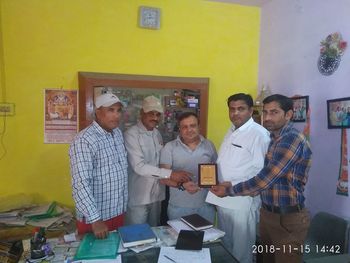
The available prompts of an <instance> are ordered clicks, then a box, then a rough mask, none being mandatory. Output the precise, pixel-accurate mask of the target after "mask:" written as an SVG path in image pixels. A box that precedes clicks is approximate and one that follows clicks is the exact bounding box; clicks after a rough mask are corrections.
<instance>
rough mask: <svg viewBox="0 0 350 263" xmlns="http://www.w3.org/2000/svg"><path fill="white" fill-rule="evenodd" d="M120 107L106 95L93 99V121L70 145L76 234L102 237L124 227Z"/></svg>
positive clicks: (125, 179)
mask: <svg viewBox="0 0 350 263" xmlns="http://www.w3.org/2000/svg"><path fill="white" fill-rule="evenodd" d="M121 111H122V104H121V102H120V100H119V98H118V97H117V96H115V95H114V94H110V93H106V94H103V95H101V96H99V97H97V98H96V100H95V117H96V120H95V121H93V122H92V124H91V125H90V126H88V127H87V128H85V129H84V130H82V131H80V132H79V133H78V134H77V136H76V137H75V139H74V141H73V142H72V144H71V145H70V150H69V156H70V167H71V175H72V188H73V191H72V192H73V198H74V201H75V206H76V214H77V229H78V233H79V234H84V233H86V232H93V233H94V235H95V236H96V237H97V238H105V237H107V235H108V231H111V230H115V229H117V228H118V227H119V226H121V225H123V220H124V213H125V211H126V205H127V198H128V187H127V185H128V173H127V167H128V163H127V154H126V150H125V147H124V140H123V136H122V133H121V131H120V130H119V128H118V126H119V121H120V117H121Z"/></svg>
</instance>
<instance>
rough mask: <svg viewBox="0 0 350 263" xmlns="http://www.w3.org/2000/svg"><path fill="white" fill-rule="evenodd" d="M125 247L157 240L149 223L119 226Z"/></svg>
mask: <svg viewBox="0 0 350 263" xmlns="http://www.w3.org/2000/svg"><path fill="white" fill-rule="evenodd" d="M118 232H119V235H120V238H121V240H122V243H123V246H124V247H133V246H138V245H142V244H147V243H152V242H155V241H157V237H156V235H155V234H154V232H153V231H152V229H151V227H150V225H149V224H135V225H129V226H122V227H119V228H118Z"/></svg>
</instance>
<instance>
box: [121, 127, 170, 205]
mask: <svg viewBox="0 0 350 263" xmlns="http://www.w3.org/2000/svg"><path fill="white" fill-rule="evenodd" d="M124 138H125V147H126V150H127V152H128V161H129V201H128V204H129V205H144V204H150V203H153V202H157V201H161V200H164V199H165V186H164V185H161V184H160V183H159V180H158V179H160V178H169V177H170V174H171V170H170V169H164V168H159V158H160V150H161V149H162V148H163V139H162V136H161V135H160V133H159V131H158V130H157V129H153V130H152V131H148V130H147V129H146V128H145V126H144V125H143V124H142V122H141V121H138V122H137V124H136V125H134V126H132V127H130V128H129V129H127V130H126V132H125V133H124Z"/></svg>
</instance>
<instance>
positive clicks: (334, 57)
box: [317, 32, 347, 76]
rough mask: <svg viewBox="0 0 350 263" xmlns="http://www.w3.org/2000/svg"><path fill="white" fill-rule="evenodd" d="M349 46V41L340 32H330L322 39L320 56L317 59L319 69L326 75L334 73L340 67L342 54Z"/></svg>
mask: <svg viewBox="0 0 350 263" xmlns="http://www.w3.org/2000/svg"><path fill="white" fill-rule="evenodd" d="M346 47H347V42H346V41H343V38H342V36H341V34H340V33H339V32H336V33H333V34H330V35H328V36H327V37H326V39H324V40H322V41H321V50H320V57H319V58H318V61H317V67H318V71H319V72H320V73H321V74H322V75H325V76H329V75H332V74H333V73H334V72H335V71H336V70H337V69H338V67H339V64H340V61H341V56H342V55H343V54H344V51H345V49H346Z"/></svg>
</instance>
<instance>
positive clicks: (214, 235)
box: [167, 219, 225, 242]
mask: <svg viewBox="0 0 350 263" xmlns="http://www.w3.org/2000/svg"><path fill="white" fill-rule="evenodd" d="M167 223H168V225H169V226H171V227H172V228H173V229H174V230H175V231H176V232H177V233H180V230H193V229H192V228H191V227H190V226H188V225H187V224H186V223H184V222H183V221H182V220H180V219H173V220H169V221H168V222H167ZM203 231H204V237H203V242H208V241H214V240H216V239H218V238H220V237H223V236H224V235H225V232H224V231H221V230H219V229H217V228H216V227H211V228H207V229H205V230H203Z"/></svg>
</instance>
